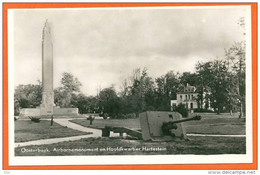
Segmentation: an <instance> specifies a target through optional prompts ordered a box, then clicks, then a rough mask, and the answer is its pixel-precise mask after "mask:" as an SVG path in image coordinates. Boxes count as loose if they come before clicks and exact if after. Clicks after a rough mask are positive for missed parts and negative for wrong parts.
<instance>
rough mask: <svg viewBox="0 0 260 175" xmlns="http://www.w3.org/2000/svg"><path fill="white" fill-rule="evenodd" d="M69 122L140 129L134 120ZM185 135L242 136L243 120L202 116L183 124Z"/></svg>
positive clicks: (78, 120) (81, 120)
mask: <svg viewBox="0 0 260 175" xmlns="http://www.w3.org/2000/svg"><path fill="white" fill-rule="evenodd" d="M71 122H73V123H76V124H79V125H82V126H86V127H93V128H104V127H105V126H118V127H128V128H135V129H140V128H141V127H140V121H139V119H138V118H136V119H107V120H94V121H93V125H90V122H89V121H88V120H86V119H75V120H71ZM183 126H184V127H185V129H186V132H187V133H196V134H225V135H244V134H245V120H244V119H239V118H225V115H216V114H210V115H202V119H201V120H200V121H189V122H185V123H183Z"/></svg>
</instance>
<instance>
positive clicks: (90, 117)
mask: <svg viewBox="0 0 260 175" xmlns="http://www.w3.org/2000/svg"><path fill="white" fill-rule="evenodd" d="M94 119H95V117H92V115H90V116H89V122H90V125H92V123H93V121H94Z"/></svg>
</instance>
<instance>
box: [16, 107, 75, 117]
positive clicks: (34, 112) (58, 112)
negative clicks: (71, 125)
mask: <svg viewBox="0 0 260 175" xmlns="http://www.w3.org/2000/svg"><path fill="white" fill-rule="evenodd" d="M78 111H79V109H78V108H59V107H57V106H54V107H53V114H43V113H42V109H41V108H23V109H20V114H19V118H28V116H30V117H40V118H47V117H48V118H49V117H50V116H51V115H53V116H54V117H55V116H56V117H58V118H68V117H77V116H78V114H79V113H78Z"/></svg>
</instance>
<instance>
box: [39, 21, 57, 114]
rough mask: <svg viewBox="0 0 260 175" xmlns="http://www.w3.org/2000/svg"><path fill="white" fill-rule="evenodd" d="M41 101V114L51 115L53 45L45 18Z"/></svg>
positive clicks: (52, 105)
mask: <svg viewBox="0 0 260 175" xmlns="http://www.w3.org/2000/svg"><path fill="white" fill-rule="evenodd" d="M42 90H43V92H42V103H41V106H40V109H41V115H52V114H53V107H54V106H55V104H54V91H53V46H52V38H51V29H50V26H49V23H48V21H47V20H46V22H45V25H44V27H43V32H42Z"/></svg>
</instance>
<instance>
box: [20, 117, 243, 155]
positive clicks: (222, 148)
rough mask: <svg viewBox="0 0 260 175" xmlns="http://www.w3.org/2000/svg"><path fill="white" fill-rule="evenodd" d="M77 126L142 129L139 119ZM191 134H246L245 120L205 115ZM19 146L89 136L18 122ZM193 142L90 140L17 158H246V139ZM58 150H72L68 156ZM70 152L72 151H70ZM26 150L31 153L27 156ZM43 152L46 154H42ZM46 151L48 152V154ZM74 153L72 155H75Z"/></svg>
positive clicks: (45, 147)
mask: <svg viewBox="0 0 260 175" xmlns="http://www.w3.org/2000/svg"><path fill="white" fill-rule="evenodd" d="M72 122H73V123H76V124H79V125H82V126H87V127H93V128H103V127H105V126H121V127H128V128H140V122H139V119H123V120H120V119H109V120H94V122H93V125H90V122H89V121H88V120H86V119H75V120H72ZM183 125H184V127H185V128H186V132H187V133H200V134H232V135H233V134H234V135H244V134H245V120H244V119H238V118H234V117H233V118H232V117H230V116H229V115H226V114H225V115H215V114H206V115H205V114H203V115H202V120H201V121H190V122H186V123H184V124H183ZM15 128H16V131H15V133H16V134H15V136H16V139H15V140H16V142H18V140H19V142H20V141H28V139H29V140H30V139H31V140H33V139H36V138H37V139H39V138H54V137H66V136H72V135H74V134H75V135H80V133H81V134H86V133H83V132H79V131H75V130H71V129H69V128H64V127H62V126H60V125H58V124H56V123H55V124H54V126H52V127H51V126H50V123H49V121H41V122H40V123H32V122H31V121H19V120H18V121H16V122H15ZM188 138H189V140H180V139H176V140H174V141H168V142H165V141H160V142H158V141H155V142H145V141H143V140H136V139H133V138H131V137H126V138H120V137H117V138H104V137H99V138H86V139H81V140H77V141H67V142H61V143H55V144H50V145H40V146H26V147H19V148H15V155H16V156H70V155H73V156H74V155H79V156H82V155H171V154H172V155H176V154H195V155H215V154H245V153H246V138H245V137H193V136H190V137H188ZM109 147H112V148H116V147H118V148H121V147H122V149H126V150H122V151H109V149H108V148H109ZM143 147H148V148H150V147H153V148H157V147H160V148H163V150H161V151H152V150H148V151H147V150H143V149H142V148H143ZM55 149H56V150H57V149H63V150H66V149H67V150H68V151H65V152H62V151H55ZM69 149H70V150H69ZM72 149H85V151H75V150H74V151H73V150H72ZM23 150H28V151H27V152H23ZM40 150H43V151H44V150H45V152H42V151H40ZM46 150H48V151H47V152H46ZM71 150H72V151H71Z"/></svg>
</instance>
